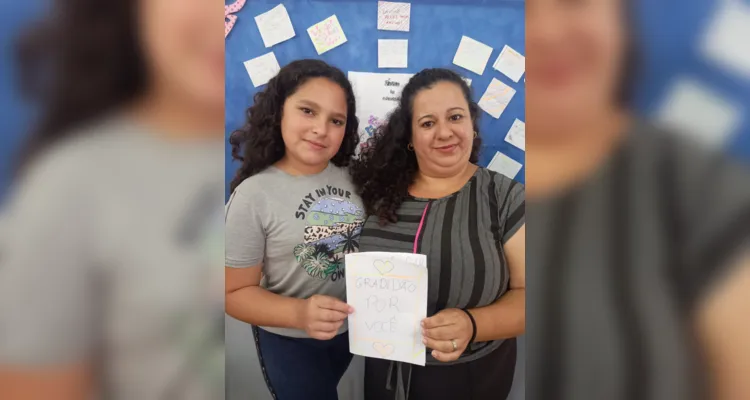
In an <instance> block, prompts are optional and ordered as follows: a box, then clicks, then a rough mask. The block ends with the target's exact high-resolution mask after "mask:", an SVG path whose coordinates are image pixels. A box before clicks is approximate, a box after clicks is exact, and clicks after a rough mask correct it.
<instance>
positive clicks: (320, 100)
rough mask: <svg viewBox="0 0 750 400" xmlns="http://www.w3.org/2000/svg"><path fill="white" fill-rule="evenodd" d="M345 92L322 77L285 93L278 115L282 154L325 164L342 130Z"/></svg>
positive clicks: (338, 144) (308, 163) (335, 150)
mask: <svg viewBox="0 0 750 400" xmlns="http://www.w3.org/2000/svg"><path fill="white" fill-rule="evenodd" d="M346 116H347V105H346V94H345V93H344V90H343V89H342V88H341V86H339V85H338V84H336V83H333V82H331V81H330V80H328V79H326V78H312V79H310V80H308V81H307V82H305V83H304V84H302V85H301V86H300V87H299V88H298V89H297V91H296V92H294V94H292V95H291V96H289V97H287V99H286V101H285V102H284V110H283V114H282V118H281V136H282V137H283V138H284V145H285V146H286V156H287V157H288V158H291V159H293V160H294V161H296V162H299V163H302V164H304V165H305V166H308V167H318V166H322V165H326V164H327V163H328V161H330V160H331V159H332V158H333V157H334V156H335V155H336V153H338V151H339V148H340V147H341V142H342V141H343V140H344V134H345V132H346Z"/></svg>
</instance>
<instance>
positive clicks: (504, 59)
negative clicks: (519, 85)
mask: <svg viewBox="0 0 750 400" xmlns="http://www.w3.org/2000/svg"><path fill="white" fill-rule="evenodd" d="M492 67H493V68H495V69H496V70H498V71H500V72H502V73H503V74H505V76H507V77H508V78H510V79H512V80H513V82H518V81H519V80H520V79H521V77H522V76H523V73H524V71H526V57H524V56H523V55H521V53H519V52H517V51H515V50H513V48H511V47H510V46H507V45H506V46H505V47H503V50H502V51H500V55H499V56H498V57H497V60H495V64H493V65H492Z"/></svg>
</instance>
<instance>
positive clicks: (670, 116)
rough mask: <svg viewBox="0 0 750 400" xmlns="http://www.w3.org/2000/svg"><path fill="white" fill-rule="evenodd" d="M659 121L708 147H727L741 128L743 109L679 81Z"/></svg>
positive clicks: (687, 80)
mask: <svg viewBox="0 0 750 400" xmlns="http://www.w3.org/2000/svg"><path fill="white" fill-rule="evenodd" d="M657 118H658V119H659V121H660V122H662V123H663V124H664V125H666V126H669V127H670V128H672V129H674V130H675V131H676V132H679V133H680V134H682V135H685V136H688V137H690V138H691V139H692V140H695V141H697V142H699V143H702V144H704V145H706V146H710V147H714V148H719V147H723V146H725V145H726V144H727V143H728V142H729V141H730V139H731V138H732V137H733V135H734V134H736V133H737V132H738V131H739V129H740V127H741V124H742V106H741V105H740V104H737V103H735V102H733V101H731V100H730V99H728V98H725V97H723V96H722V95H721V94H720V93H717V92H716V91H715V90H713V89H711V88H710V87H708V86H706V85H705V84H703V83H701V82H699V81H696V80H693V79H690V78H678V79H677V80H675V82H674V83H673V84H672V86H671V88H669V89H668V90H667V93H666V95H665V97H664V100H663V103H662V105H661V107H660V109H659V111H658V113H657Z"/></svg>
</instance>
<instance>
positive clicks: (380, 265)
mask: <svg viewBox="0 0 750 400" xmlns="http://www.w3.org/2000/svg"><path fill="white" fill-rule="evenodd" d="M373 265H374V266H375V269H377V270H378V272H380V275H385V274H387V273H389V272H391V271H393V268H395V267H394V266H393V263H392V262H390V261H380V260H377V261H375V262H374V263H373Z"/></svg>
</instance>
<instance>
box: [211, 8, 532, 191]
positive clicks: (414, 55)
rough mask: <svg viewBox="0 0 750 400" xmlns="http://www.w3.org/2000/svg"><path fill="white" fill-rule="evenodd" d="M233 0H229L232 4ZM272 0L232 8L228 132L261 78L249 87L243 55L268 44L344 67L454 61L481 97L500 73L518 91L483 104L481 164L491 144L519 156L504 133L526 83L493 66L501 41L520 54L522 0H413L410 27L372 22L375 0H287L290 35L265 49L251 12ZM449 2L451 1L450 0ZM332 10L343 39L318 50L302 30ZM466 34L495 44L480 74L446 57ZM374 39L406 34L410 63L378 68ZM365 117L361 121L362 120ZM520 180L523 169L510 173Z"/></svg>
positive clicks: (412, 68)
mask: <svg viewBox="0 0 750 400" xmlns="http://www.w3.org/2000/svg"><path fill="white" fill-rule="evenodd" d="M232 2H233V0H227V1H226V3H227V4H231V3H232ZM280 3H281V2H279V1H278V0H276V1H269V0H258V1H249V2H248V3H247V4H246V5H245V6H244V8H242V10H240V11H239V12H238V13H236V15H237V16H238V20H237V23H236V25H235V26H234V29H233V30H232V31H231V33H230V34H229V36H228V37H227V39H226V99H227V100H226V119H225V131H226V135H227V137H228V136H229V134H230V133H231V132H232V131H233V130H234V129H236V128H238V127H240V126H241V125H242V124H243V123H244V122H245V111H246V109H247V108H248V107H249V106H250V105H251V104H252V102H251V99H252V96H253V95H254V94H255V93H256V92H257V91H258V90H262V89H264V87H265V86H261V87H259V88H255V87H253V85H252V83H251V81H250V78H249V76H248V73H247V71H246V69H245V67H244V65H243V62H244V61H247V60H249V59H252V58H255V57H258V56H261V55H263V54H265V53H267V52H269V51H273V52H274V54H275V55H276V58H277V59H278V62H279V64H280V65H281V66H284V65H285V64H287V63H289V62H291V61H293V60H296V59H301V58H319V59H322V60H324V61H326V62H328V63H330V64H332V65H334V66H336V67H338V68H340V69H341V70H343V71H344V72H348V71H360V72H388V73H416V72H418V71H420V70H422V69H424V68H428V67H446V68H452V69H454V70H455V71H457V72H459V73H460V74H461V75H462V76H464V77H466V78H470V79H472V83H471V87H472V90H473V92H474V95H473V97H474V100H475V101H479V99H480V97H481V96H482V94H483V93H484V91H485V89H486V88H487V86H488V85H489V84H490V82H491V80H492V78H496V79H498V80H501V81H502V82H504V83H506V84H508V85H509V86H511V87H512V88H513V89H515V90H516V94H515V96H514V97H513V99H512V100H511V102H510V103H509V105H508V107H507V108H506V110H505V111H504V112H503V114H502V115H501V117H500V118H499V119H495V118H493V117H492V116H490V115H489V114H487V113H486V112H482V113H481V114H482V115H481V117H480V131H481V132H482V136H483V139H484V148H483V151H482V155H481V159H480V164H481V165H484V166H486V165H487V164H488V163H489V162H490V160H491V159H492V157H493V155H494V154H495V152H496V151H501V152H503V153H504V154H506V155H508V156H509V157H510V158H512V159H514V160H516V161H518V162H520V163H522V164H523V162H524V152H523V151H522V150H521V149H519V148H517V147H515V146H513V145H511V144H509V143H507V142H506V141H505V135H506V133H507V132H508V129H510V127H511V125H512V124H513V122H514V121H515V119H516V118H517V119H519V120H521V121H525V113H524V103H525V90H524V85H523V80H520V81H519V82H518V83H515V82H513V81H512V80H510V79H508V78H507V77H506V76H505V75H503V74H502V73H500V72H499V71H497V70H495V69H493V68H492V64H493V63H494V62H495V60H496V59H497V57H498V55H499V54H500V50H501V49H502V48H503V46H504V45H509V46H510V47H512V48H514V49H515V50H517V51H518V52H520V53H521V54H524V52H525V47H524V35H525V34H524V15H525V9H524V5H525V3H524V2H523V1H512V0H510V1H502V0H468V1H461V2H460V3H459V2H449V1H445V0H442V1H441V0H416V1H412V2H411V4H412V6H411V27H410V31H409V32H393V31H379V30H377V7H378V5H377V1H375V0H351V1H338V0H328V1H312V0H290V1H284V2H283V4H284V6H285V7H286V8H287V10H288V12H289V16H290V18H291V21H292V25H293V26H294V31H295V33H296V36H295V37H294V38H292V39H290V40H288V41H286V42H283V43H280V44H277V45H275V46H273V47H272V48H269V49H267V48H266V47H265V46H264V44H263V40H262V38H261V35H260V32H259V30H258V27H257V26H256V24H255V20H254V17H255V16H256V15H258V14H261V13H264V12H266V11H268V10H270V9H272V8H273V7H275V6H277V5H278V4H280ZM451 3H453V4H451ZM334 14H335V15H336V16H337V18H338V20H339V22H340V24H341V26H342V28H343V30H344V33H345V34H346V37H347V43H345V44H343V45H341V46H339V47H337V48H335V49H333V50H330V51H328V52H326V53H324V54H322V55H318V54H317V52H316V51H315V48H314V46H313V44H312V41H311V40H310V37H309V36H308V33H307V28H308V27H310V26H312V25H314V24H316V23H317V22H320V21H322V20H324V19H326V18H328V17H330V16H331V15H334ZM462 35H466V36H469V37H471V38H473V39H476V40H478V41H480V42H482V43H485V44H487V45H489V46H490V47H492V48H493V52H492V55H491V56H490V60H489V62H488V63H487V67H486V68H485V71H484V74H483V75H478V74H475V73H473V72H471V71H468V70H465V69H463V68H460V67H457V66H455V65H453V64H452V60H453V56H454V55H455V53H456V49H457V48H458V45H459V42H460V41H461V36H462ZM378 39H408V40H409V64H408V68H403V69H391V68H389V69H379V68H378V51H377V43H378ZM362 122H363V121H360V123H362ZM230 154H231V153H230V152H229V148H227V159H226V173H227V180H228V181H229V180H231V176H233V174H234V171H235V170H236V169H237V167H238V166H239V164H238V163H236V162H234V163H233V162H232V161H231V158H230ZM516 179H517V180H519V181H520V182H524V181H525V179H524V169H521V171H520V172H519V173H518V175H517V176H516Z"/></svg>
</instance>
